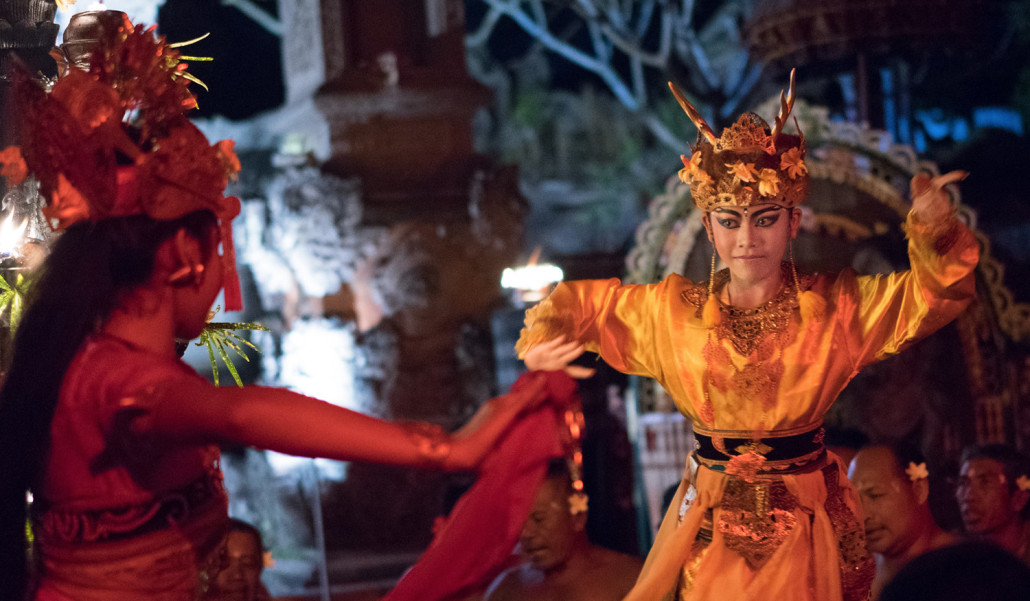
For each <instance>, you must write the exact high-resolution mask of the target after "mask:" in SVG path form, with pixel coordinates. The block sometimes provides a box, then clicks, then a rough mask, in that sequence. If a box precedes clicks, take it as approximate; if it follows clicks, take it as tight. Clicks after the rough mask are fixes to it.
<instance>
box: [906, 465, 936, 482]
mask: <svg viewBox="0 0 1030 601" xmlns="http://www.w3.org/2000/svg"><path fill="white" fill-rule="evenodd" d="M905 475H906V476H908V479H909V480H911V481H912V482H916V481H918V480H924V479H926V478H929V477H930V471H929V470H927V469H926V462H925V461H924V462H923V463H918V464H917V463H916V462H915V461H909V462H908V467H906V468H905Z"/></svg>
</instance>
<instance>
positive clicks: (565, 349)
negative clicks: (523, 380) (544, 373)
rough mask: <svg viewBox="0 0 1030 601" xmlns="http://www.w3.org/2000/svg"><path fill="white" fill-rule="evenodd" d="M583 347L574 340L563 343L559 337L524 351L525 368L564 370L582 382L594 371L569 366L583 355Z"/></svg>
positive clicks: (562, 339) (562, 338) (563, 338)
mask: <svg viewBox="0 0 1030 601" xmlns="http://www.w3.org/2000/svg"><path fill="white" fill-rule="evenodd" d="M583 350H584V349H583V345H582V344H580V343H579V342H577V341H575V340H571V341H569V342H566V341H565V337H564V336H559V337H557V338H555V339H553V340H548V341H547V342H541V343H540V344H536V345H533V346H532V347H530V349H529V350H528V351H526V357H525V362H526V367H528V368H529V369H543V370H559V369H560V370H564V371H565V373H567V374H569V375H570V376H572V377H573V378H576V379H579V380H582V379H584V378H589V377H590V376H592V375H594V372H595V371H596V370H594V369H591V368H589V367H582V366H580V365H570V363H572V361H573V360H574V359H575V358H576V357H579V356H580V355H582V354H583Z"/></svg>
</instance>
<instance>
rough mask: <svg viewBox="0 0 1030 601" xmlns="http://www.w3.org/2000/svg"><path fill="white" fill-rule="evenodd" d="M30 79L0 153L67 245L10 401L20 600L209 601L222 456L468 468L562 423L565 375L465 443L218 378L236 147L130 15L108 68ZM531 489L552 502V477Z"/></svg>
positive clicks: (14, 556)
mask: <svg viewBox="0 0 1030 601" xmlns="http://www.w3.org/2000/svg"><path fill="white" fill-rule="evenodd" d="M23 80H24V81H21V82H20V83H19V84H18V86H19V90H20V92H19V94H20V98H21V102H22V110H23V111H24V115H25V117H26V120H25V121H26V126H27V128H26V134H25V135H24V136H23V138H22V139H24V140H26V143H25V145H24V146H23V147H22V148H21V149H20V152H19V151H18V150H17V149H13V148H10V149H6V150H5V151H4V152H3V153H2V154H0V161H3V163H4V165H3V167H4V169H3V172H4V174H5V175H8V174H9V175H11V176H12V177H13V178H14V179H15V180H17V179H19V178H21V177H23V176H24V173H25V172H26V170H27V171H29V172H31V173H33V174H34V175H35V176H36V177H37V178H38V179H39V181H40V185H41V192H42V194H43V195H44V196H45V198H46V199H47V201H48V205H47V208H46V209H45V213H46V216H47V218H48V219H50V220H51V221H52V222H56V223H57V227H58V229H60V230H63V233H62V235H61V236H60V237H59V238H58V240H57V242H56V245H55V247H54V249H53V252H52V253H51V255H50V256H49V258H48V259H47V262H46V264H45V265H44V268H43V270H42V273H41V275H40V276H39V277H38V279H37V281H36V283H35V285H34V288H33V291H32V293H31V298H30V305H29V309H28V310H27V312H26V314H25V316H24V318H23V319H22V322H21V326H20V328H19V330H18V335H17V340H16V342H15V353H14V360H13V365H12V367H11V369H10V371H9V373H8V374H7V378H6V381H5V383H4V387H3V390H2V392H0V446H2V448H3V449H4V452H3V454H2V456H0V474H3V477H2V483H0V503H2V507H0V551H2V553H0V565H2V569H3V570H4V574H5V575H6V576H4V577H3V578H2V579H0V580H2V583H0V589H2V590H0V593H2V595H0V597H2V598H3V599H22V598H24V597H25V595H29V596H30V597H31V598H34V599H36V600H38V601H69V600H71V601H116V600H117V601H122V600H125V599H147V600H149V601H189V600H192V599H196V598H197V596H198V594H199V593H200V589H201V586H202V583H203V581H204V579H205V576H208V577H209V576H210V570H211V569H213V568H215V567H217V566H215V565H212V560H211V559H210V557H211V555H212V554H210V553H209V551H210V550H212V549H214V548H215V547H216V546H217V545H218V543H219V541H221V539H222V538H223V536H224V535H225V532H226V526H227V512H226V496H225V492H224V490H223V488H222V483H221V473H220V471H219V469H218V450H217V447H216V446H215V445H217V444H220V443H228V444H244V445H252V446H256V447H259V448H264V449H274V450H277V451H280V452H284V453H292V454H296V455H302V456H308V457H328V458H333V459H340V460H356V461H372V462H379V463H385V464H395V465H408V466H421V467H430V468H436V469H445V470H455V469H461V470H467V469H474V468H477V467H479V466H480V465H481V464H482V463H483V461H484V459H485V458H486V457H487V454H488V451H490V450H491V449H492V448H493V447H494V446H495V444H496V443H497V442H498V441H499V440H502V439H503V438H504V437H505V436H506V435H508V434H511V433H512V432H513V431H514V430H517V428H513V425H516V426H517V422H518V420H519V419H520V417H525V416H536V417H535V419H541V418H540V417H539V415H540V413H541V412H544V413H545V414H547V415H550V414H553V413H554V412H553V411H552V410H551V404H547V403H545V398H546V397H547V395H548V394H549V390H553V388H551V384H554V383H557V384H558V385H559V386H561V385H562V380H561V379H560V378H556V377H555V376H554V375H550V376H548V375H546V374H529V375H528V376H527V377H525V378H524V379H523V380H522V381H521V382H520V384H519V386H518V387H517V389H514V390H513V392H511V393H510V394H508V395H505V396H501V397H498V398H496V399H493V400H491V401H489V402H487V403H486V404H485V405H484V406H483V408H482V409H481V410H480V412H479V413H478V414H477V415H476V416H475V417H474V418H473V419H472V420H471V421H470V423H469V424H468V425H466V426H465V427H464V428H462V429H461V430H459V431H458V432H455V433H453V434H450V435H448V434H446V433H444V432H443V431H442V430H440V429H439V428H437V427H435V426H431V425H428V424H421V425H415V426H401V425H397V424H392V423H389V422H384V421H381V420H377V419H373V418H370V417H367V416H365V415H362V414H359V413H355V412H351V411H348V410H345V409H342V408H339V407H335V406H333V405H330V404H328V403H324V402H322V401H318V400H316V399H312V398H308V397H305V396H302V395H299V394H295V393H292V392H289V391H287V390H282V389H274V388H261V387H247V388H235V387H228V388H217V387H214V386H212V385H211V384H209V383H208V382H207V381H205V380H204V379H202V378H201V377H199V376H198V375H197V374H196V373H194V372H193V371H192V370H191V369H190V368H189V367H187V366H186V365H185V364H184V363H182V362H181V361H180V360H179V359H178V356H177V353H176V339H186V340H188V339H192V338H195V337H196V336H197V335H198V334H199V333H200V332H201V330H202V328H203V327H204V325H205V322H206V318H207V315H208V311H209V309H210V307H211V304H212V303H213V302H214V299H215V297H216V295H217V294H218V292H219V290H221V289H222V288H223V283H224V284H225V288H226V304H227V305H230V306H229V307H227V308H229V309H233V308H238V304H239V295H238V284H237V282H236V275H235V268H234V260H233V247H232V238H231V232H232V228H231V221H232V219H233V217H235V215H236V214H237V213H238V212H239V201H238V200H236V199H235V198H231V197H225V196H223V190H224V188H225V186H226V185H227V182H228V180H229V178H230V177H231V176H233V175H234V174H235V172H236V171H237V170H238V169H239V163H238V162H237V160H236V157H235V155H234V154H233V151H232V146H233V145H232V142H230V141H222V142H218V143H217V144H215V145H211V144H209V143H208V141H207V140H206V139H205V137H204V135H203V134H202V133H201V132H200V131H199V130H198V129H197V128H196V127H194V126H193V125H192V124H190V123H189V121H188V120H187V119H186V117H185V116H184V113H185V111H186V110H187V109H190V108H192V107H194V106H195V104H196V102H195V100H194V99H193V96H192V95H191V94H190V92H189V91H188V90H187V89H186V85H187V81H186V79H185V78H183V77H182V67H181V66H179V63H178V60H177V53H176V51H175V50H174V49H173V48H172V47H170V46H169V45H168V44H166V43H164V41H163V40H161V39H159V38H155V35H154V32H153V29H152V28H151V29H144V28H143V27H142V26H135V27H134V26H133V25H132V23H130V22H129V21H128V19H127V18H126V19H124V21H122V20H119V22H118V23H117V24H116V26H113V27H106V28H104V31H103V33H102V35H101V39H100V41H99V44H98V46H97V49H96V50H95V52H94V54H93V57H92V61H91V63H90V68H89V70H88V71H85V70H78V69H72V70H71V71H70V72H69V73H68V74H67V75H65V76H63V77H62V78H61V79H60V80H58V82H57V83H56V84H55V85H54V86H53V89H52V91H50V92H49V93H47V92H45V91H44V90H43V89H42V88H40V87H39V86H37V85H36V82H34V81H32V80H30V79H29V78H28V77H23ZM20 155H23V156H24V159H25V162H24V163H22V161H21V159H20V158H19V156H20ZM219 244H221V247H222V254H220V253H219V251H218V247H219ZM231 305H236V307H233V306H231ZM565 386H566V388H567V383H566V384H565ZM567 392H568V391H567V390H566V391H565V392H563V393H562V395H564V396H567ZM549 419H550V421H551V422H552V423H554V421H555V418H554V417H553V415H550V417H549ZM556 439H557V436H555V437H554V440H556ZM531 444H532V443H531ZM544 444H545V447H546V448H552V447H549V446H546V445H547V443H544ZM509 446H510V445H509ZM552 446H553V445H552ZM560 453H561V449H560V448H557V449H554V450H553V451H547V452H545V453H543V455H544V456H543V457H541V459H540V461H539V467H537V468H532V466H531V467H530V469H529V471H530V472H532V471H533V469H537V471H539V473H540V479H542V476H543V469H544V466H545V464H546V455H548V454H560ZM491 456H492V455H491ZM528 480H532V478H529V479H528ZM528 480H527V482H526V483H525V488H526V489H527V492H526V493H525V495H524V496H526V497H529V498H531V495H532V492H531V491H532V490H535V488H536V486H537V485H538V484H539V480H538V481H536V482H532V481H528ZM28 491H31V493H32V494H33V496H34V502H33V503H32V506H31V520H32V526H33V528H32V531H33V534H34V537H35V544H34V546H33V555H34V556H33V558H32V559H33V566H31V567H32V568H33V569H31V570H30V569H29V566H27V562H26V540H25V519H26V518H25V511H24V510H25V507H26V493H27V492H28ZM490 501H491V503H493V504H495V505H496V504H498V503H499V502H502V501H503V499H498V498H497V497H496V496H495V497H494V498H492V499H490ZM527 503H528V501H527ZM511 519H512V520H519V521H520V520H521V517H514V518H511ZM513 542H514V537H512V538H511V541H510V542H509V543H508V547H509V548H510V545H511V543H513ZM30 573H32V574H34V577H33V580H34V581H33V582H28V580H29V578H28V576H29V574H30Z"/></svg>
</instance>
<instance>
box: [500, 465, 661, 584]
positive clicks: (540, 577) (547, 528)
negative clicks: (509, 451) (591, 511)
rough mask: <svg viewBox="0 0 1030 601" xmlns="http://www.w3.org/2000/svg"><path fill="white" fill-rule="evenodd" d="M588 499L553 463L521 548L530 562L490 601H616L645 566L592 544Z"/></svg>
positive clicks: (503, 579) (511, 572) (507, 575)
mask: <svg viewBox="0 0 1030 601" xmlns="http://www.w3.org/2000/svg"><path fill="white" fill-rule="evenodd" d="M586 511H587V508H586V497H585V495H583V494H582V493H578V494H576V493H574V491H573V488H572V481H571V479H570V478H569V472H568V468H567V467H566V465H565V461H564V460H555V461H553V462H551V465H550V466H549V468H548V474H547V479H546V480H544V483H543V485H542V486H541V487H540V490H539V491H538V492H537V496H536V500H535V501H534V502H533V508H532V509H531V511H530V514H529V518H528V519H527V520H526V522H525V524H523V526H522V533H521V535H520V544H521V546H522V553H523V555H524V556H525V557H526V561H525V562H524V563H523V564H522V565H519V566H516V567H514V568H511V569H508V570H507V571H505V572H503V573H502V574H501V575H500V576H498V577H497V580H495V581H494V583H493V584H492V585H491V586H490V589H489V591H488V592H487V595H486V601H526V600H533V601H607V600H611V601H618V600H620V599H622V598H623V597H624V596H625V595H626V593H628V592H629V589H630V588H632V587H633V583H634V582H635V581H636V578H637V574H638V573H639V572H640V568H641V566H642V562H641V560H640V559H638V558H636V557H632V556H629V555H623V554H622V553H616V552H615V551H609V550H608V549H604V548H601V547H597V546H594V545H592V544H590V542H589V541H588V540H587V537H586V521H587V513H586Z"/></svg>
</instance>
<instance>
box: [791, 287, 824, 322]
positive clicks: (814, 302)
mask: <svg viewBox="0 0 1030 601" xmlns="http://www.w3.org/2000/svg"><path fill="white" fill-rule="evenodd" d="M798 304H799V305H801V321H802V322H804V323H809V322H811V321H812V320H816V321H818V320H820V319H822V318H823V316H825V315H826V299H825V298H823V297H821V296H819V295H818V294H816V293H815V292H812V291H811V290H805V291H804V292H802V293H801V297H800V298H799V299H798Z"/></svg>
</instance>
